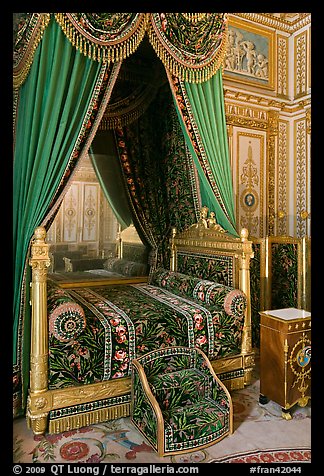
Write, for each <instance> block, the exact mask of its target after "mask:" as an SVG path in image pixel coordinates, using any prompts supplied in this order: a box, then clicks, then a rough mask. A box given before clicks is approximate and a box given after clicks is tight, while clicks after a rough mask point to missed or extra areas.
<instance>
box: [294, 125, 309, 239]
mask: <svg viewBox="0 0 324 476" xmlns="http://www.w3.org/2000/svg"><path fill="white" fill-rule="evenodd" d="M306 137H307V135H306V119H305V118H301V119H299V120H296V121H295V123H294V151H295V160H294V163H295V176H294V184H295V187H294V203H295V212H294V216H295V227H294V228H295V230H296V235H297V237H299V238H300V237H302V236H304V235H306V233H307V223H306V220H304V219H303V218H302V215H301V214H302V212H303V211H304V210H307V209H308V203H307V189H308V185H309V184H308V176H307V175H308V174H307V141H306Z"/></svg>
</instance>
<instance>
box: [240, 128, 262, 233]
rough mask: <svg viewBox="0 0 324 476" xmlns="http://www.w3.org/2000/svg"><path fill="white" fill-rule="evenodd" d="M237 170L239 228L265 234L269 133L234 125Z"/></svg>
mask: <svg viewBox="0 0 324 476" xmlns="http://www.w3.org/2000/svg"><path fill="white" fill-rule="evenodd" d="M233 153H234V160H233V166H234V167H233V173H234V193H235V202H236V203H235V204H236V222H237V224H238V227H239V228H240V229H241V228H247V229H248V230H249V234H250V235H252V236H255V237H262V236H264V234H265V230H266V133H264V132H261V131H260V132H251V131H249V130H247V129H245V130H244V129H243V128H236V127H234V128H233Z"/></svg>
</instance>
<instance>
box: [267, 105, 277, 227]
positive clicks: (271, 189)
mask: <svg viewBox="0 0 324 476" xmlns="http://www.w3.org/2000/svg"><path fill="white" fill-rule="evenodd" d="M278 118H279V113H278V111H269V127H268V138H267V142H268V147H267V149H268V158H267V160H268V182H267V185H268V191H267V198H268V232H267V234H268V235H270V236H271V235H273V234H274V228H275V163H276V142H277V136H278Z"/></svg>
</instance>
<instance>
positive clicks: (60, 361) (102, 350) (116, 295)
mask: <svg viewBox="0 0 324 476" xmlns="http://www.w3.org/2000/svg"><path fill="white" fill-rule="evenodd" d="M55 299H57V304H62V302H64V303H66V302H67V301H68V300H69V299H70V300H71V301H72V302H74V303H76V304H78V305H80V306H82V308H83V310H84V314H85V320H86V325H85V327H84V329H83V330H82V332H81V333H79V334H78V335H74V336H72V337H71V339H70V340H69V341H67V340H65V339H64V340H62V339H58V338H57V335H55V333H51V334H50V336H49V387H50V388H60V387H67V386H71V385H76V384H89V383H95V382H99V381H102V380H109V379H113V378H119V377H126V376H129V375H130V373H131V367H130V364H131V361H132V359H133V358H135V357H139V356H141V355H143V354H145V353H147V352H149V351H152V350H156V349H161V348H165V347H168V346H170V345H172V346H188V347H191V348H194V347H199V348H200V349H201V350H203V351H204V352H205V353H206V354H207V355H208V357H209V358H212V359H214V358H217V357H223V356H228V355H235V354H237V353H239V352H240V349H241V339H242V328H243V320H244V316H243V315H242V314H237V315H234V316H233V315H229V314H227V313H226V311H225V310H224V309H221V308H220V307H219V305H207V304H205V303H203V302H202V301H199V300H198V299H197V300H194V299H188V298H185V297H183V296H180V295H177V294H174V293H172V292H170V291H169V290H167V289H162V288H160V287H158V286H153V285H150V284H138V285H117V286H101V287H100V286H98V287H91V288H75V289H73V290H72V289H71V290H69V292H66V291H65V290H60V289H59V288H58V289H57V290H56V291H54V290H53V289H52V290H50V291H49V314H50V312H51V311H52V310H53V308H55V304H56V303H54V302H53V300H54V301H55ZM77 318H79V317H78V316H77Z"/></svg>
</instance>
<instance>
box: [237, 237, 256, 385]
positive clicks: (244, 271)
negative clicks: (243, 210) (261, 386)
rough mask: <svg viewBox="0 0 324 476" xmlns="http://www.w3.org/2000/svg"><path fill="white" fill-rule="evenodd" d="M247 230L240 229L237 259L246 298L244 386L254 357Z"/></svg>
mask: <svg viewBox="0 0 324 476" xmlns="http://www.w3.org/2000/svg"><path fill="white" fill-rule="evenodd" d="M248 234H249V232H248V230H247V229H246V228H242V230H241V233H240V237H241V242H242V254H241V256H240V257H239V282H240V289H241V290H242V291H243V292H244V293H245V294H246V296H247V298H248V299H247V303H248V304H247V308H246V311H245V312H246V315H245V319H244V326H243V333H242V347H241V349H242V355H243V361H244V364H243V366H244V384H245V385H249V384H250V383H251V377H252V370H253V367H254V357H253V355H252V323H251V290H250V259H251V258H253V256H254V254H253V251H252V243H251V241H248Z"/></svg>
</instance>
